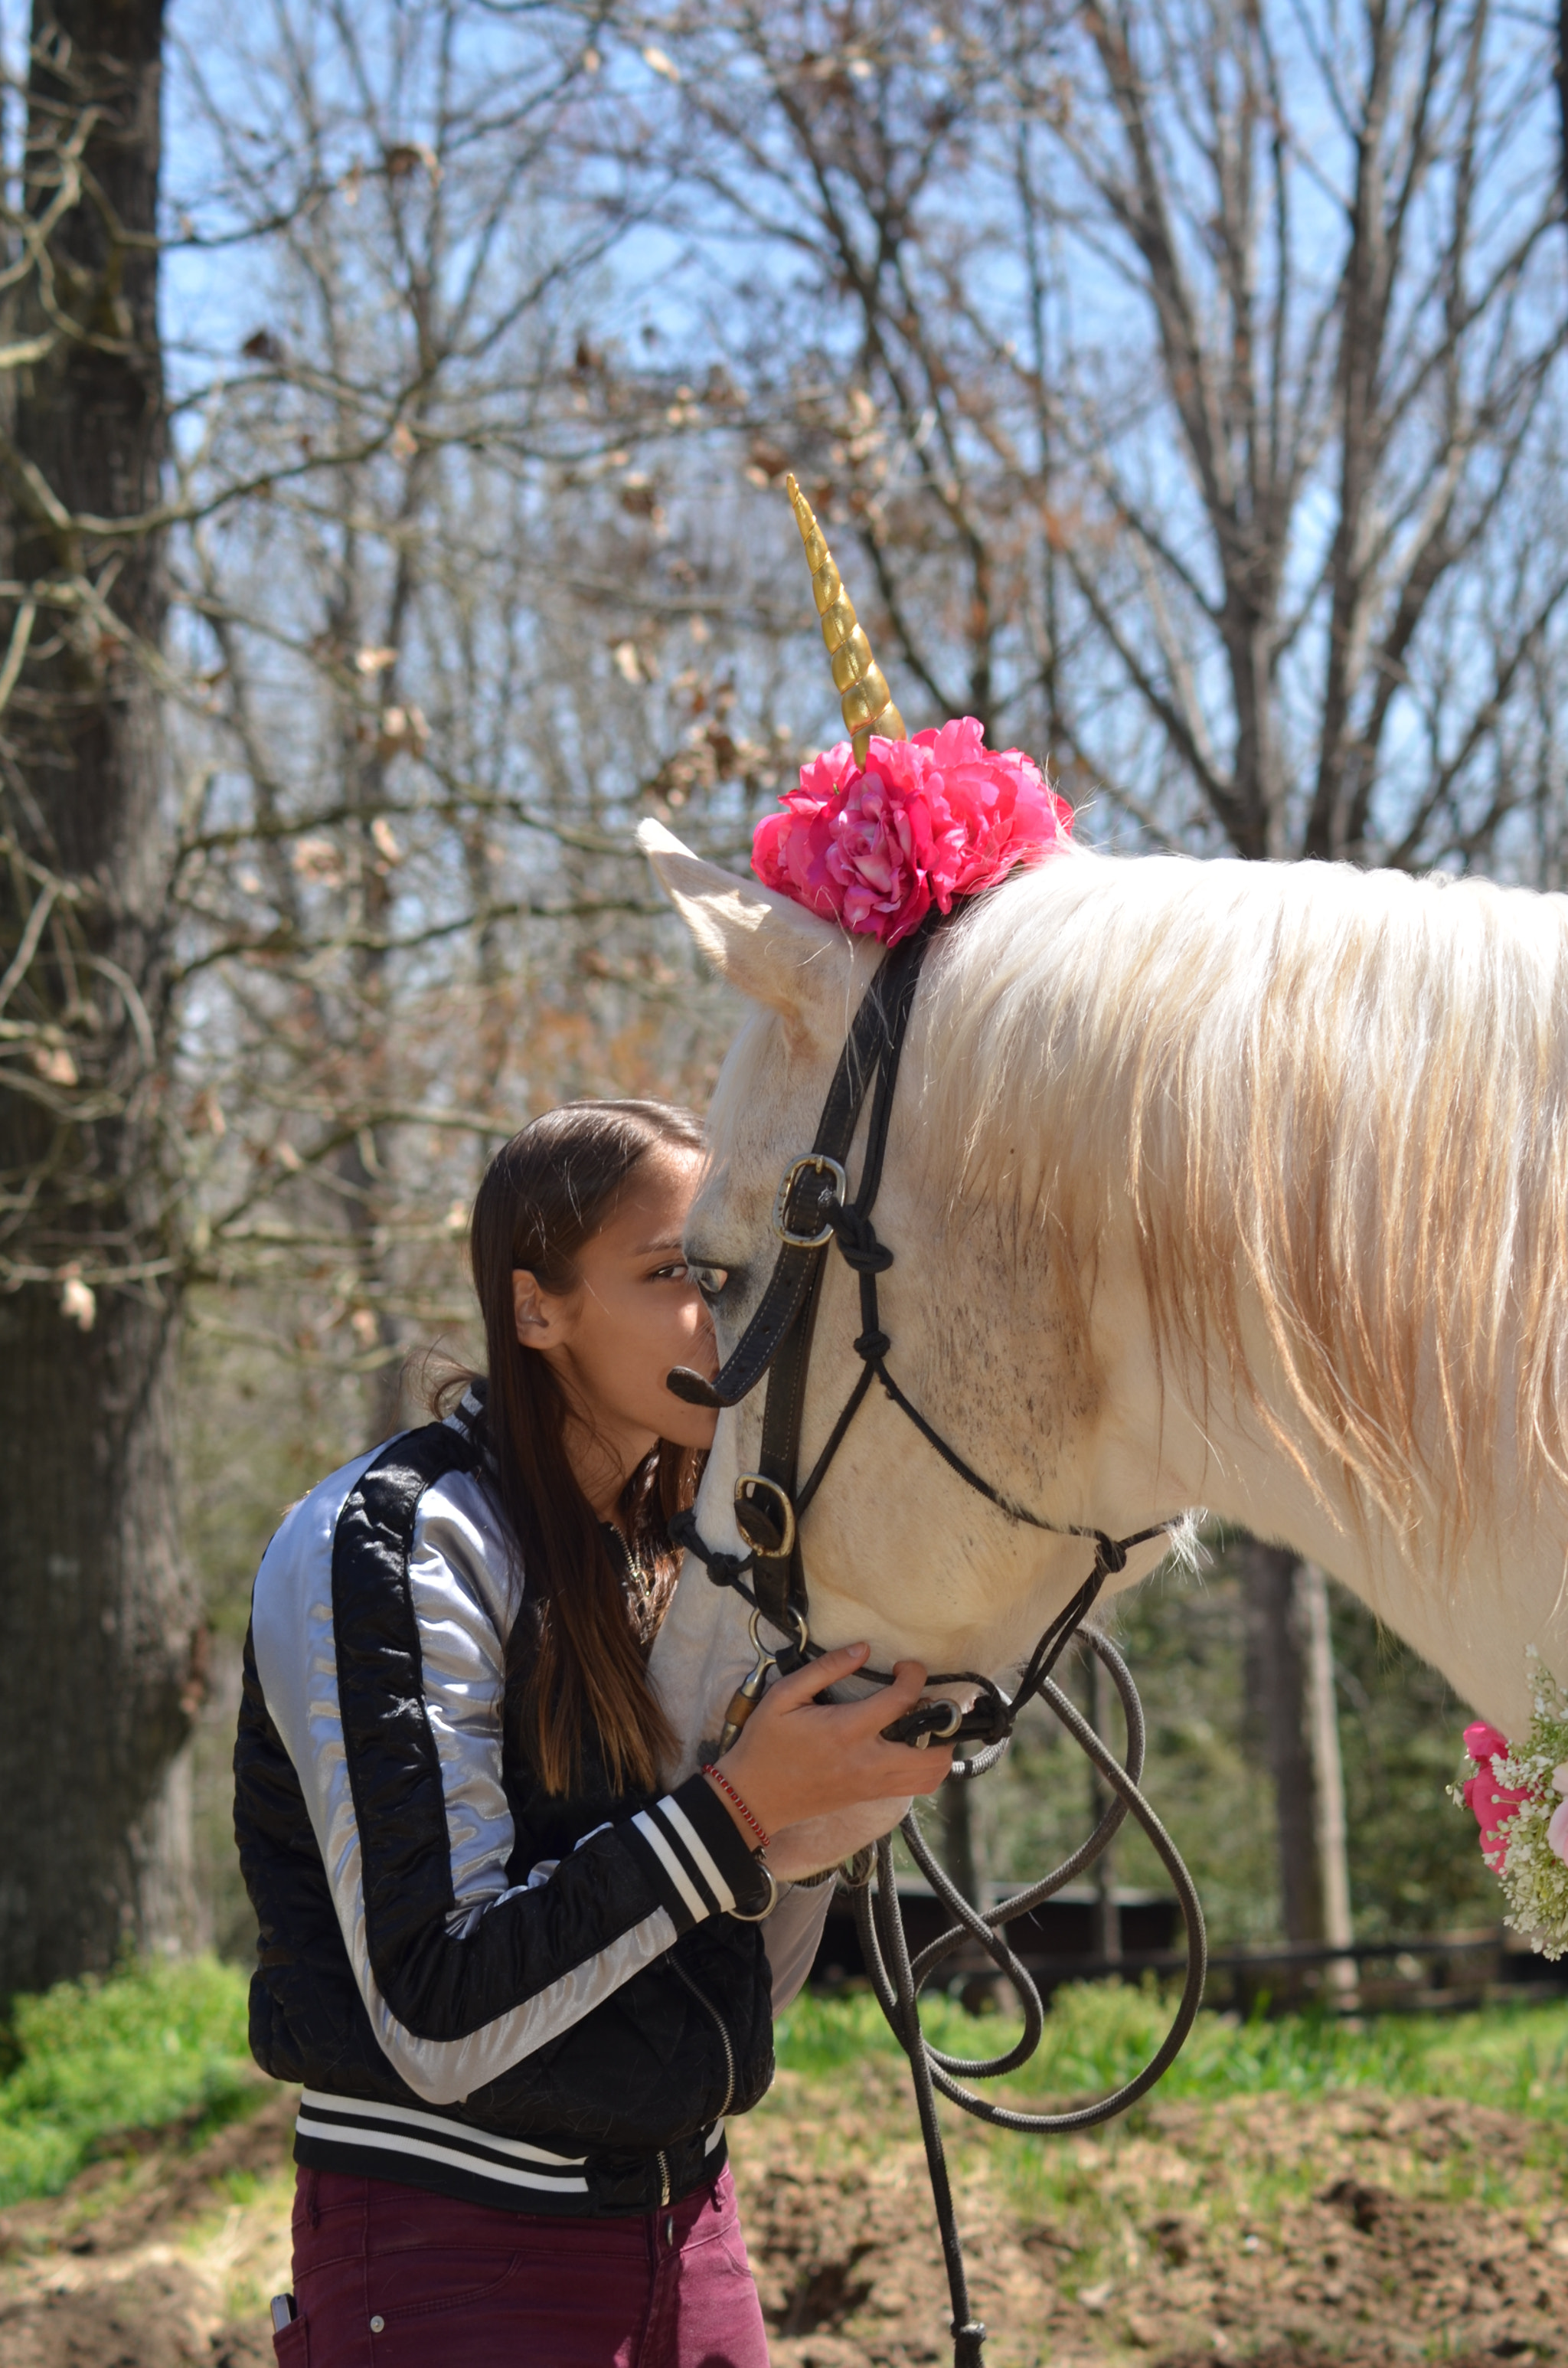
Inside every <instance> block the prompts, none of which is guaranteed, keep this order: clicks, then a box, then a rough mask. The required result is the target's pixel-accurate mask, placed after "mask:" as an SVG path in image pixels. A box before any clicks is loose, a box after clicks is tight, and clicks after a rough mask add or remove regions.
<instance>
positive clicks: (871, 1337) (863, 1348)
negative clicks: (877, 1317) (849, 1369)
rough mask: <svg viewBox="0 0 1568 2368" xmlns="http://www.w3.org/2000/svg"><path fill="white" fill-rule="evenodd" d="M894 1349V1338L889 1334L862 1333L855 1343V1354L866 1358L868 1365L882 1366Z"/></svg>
mask: <svg viewBox="0 0 1568 2368" xmlns="http://www.w3.org/2000/svg"><path fill="white" fill-rule="evenodd" d="M891 1348H892V1336H891V1335H890V1334H889V1333H886V1332H862V1333H861V1334H860V1336H859V1338H858V1340H857V1341H856V1343H855V1354H856V1355H857V1356H858V1357H864V1359H865V1360H866V1362H867V1364H868V1365H880V1364H881V1361H882V1359H883V1358H884V1357H885V1356H886V1355H887V1353H888V1350H889V1349H891Z"/></svg>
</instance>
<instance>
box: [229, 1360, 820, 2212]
mask: <svg viewBox="0 0 1568 2368" xmlns="http://www.w3.org/2000/svg"><path fill="white" fill-rule="evenodd" d="M479 1412H480V1407H479V1406H478V1404H477V1403H476V1402H475V1400H474V1399H473V1398H472V1396H470V1397H469V1398H467V1399H465V1401H464V1404H463V1406H462V1407H461V1408H460V1411H459V1413H458V1414H457V1415H456V1416H454V1417H450V1418H449V1420H448V1421H446V1422H443V1423H431V1424H430V1425H428V1426H427V1427H426V1429H421V1430H415V1431H409V1432H406V1433H404V1434H403V1436H402V1437H400V1438H397V1439H394V1440H392V1441H391V1442H390V1443H389V1444H388V1445H386V1446H384V1447H382V1448H380V1449H378V1450H377V1451H376V1452H374V1453H373V1454H371V1455H369V1456H361V1457H360V1458H358V1460H357V1461H356V1462H355V1463H349V1464H347V1465H345V1467H344V1468H343V1469H342V1470H341V1471H340V1472H336V1473H335V1474H332V1476H331V1477H330V1478H329V1479H326V1480H324V1481H323V1482H322V1483H321V1484H320V1486H318V1487H316V1488H314V1489H312V1492H311V1494H310V1495H309V1496H308V1497H305V1498H303V1499H302V1501H301V1503H300V1504H298V1505H296V1506H295V1507H294V1508H292V1510H291V1511H290V1513H289V1514H288V1515H287V1516H286V1518H285V1520H284V1521H283V1523H282V1526H281V1527H280V1528H279V1530H278V1533H277V1535H276V1537H274V1539H273V1541H272V1543H271V1544H270V1546H269V1547H268V1548H267V1554H266V1556H265V1558H264V1560H263V1562H262V1565H261V1568H260V1571H259V1572H258V1574H257V1577H256V1590H255V1596H254V1599H253V1603H252V1611H251V1627H250V1634H249V1635H248V1636H247V1637H246V1640H245V1659H244V1695H243V1702H242V1709H241V1714H240V1728H239V1736H238V1741H237V1744H236V1747H235V1754H234V1775H235V1808H234V1823H235V1833H236V1839H237V1840H238V1843H239V1850H240V1858H241V1862H242V1865H243V1868H244V1878H245V1883H246V1885H247V1888H248V1890H249V1892H250V1896H251V1901H252V1904H253V1906H254V1907H255V1909H256V1918H257V1922H258V1924H259V1927H260V1934H259V1940H258V1942H257V1964H256V1973H255V1975H254V1978H253V1980H252V1983H251V2004H250V2032H251V2046H252V2049H253V2052H254V2053H255V2055H256V2061H257V2062H258V2063H259V2064H260V2065H261V2066H262V2068H263V2069H264V2070H265V2071H267V2072H269V2073H271V2074H272V2075H273V2076H274V2077H275V2078H278V2079H280V2080H290V2081H299V2082H300V2083H301V2084H302V2087H303V2092H304V2093H303V2097H302V2100H301V2107H300V2114H299V2120H298V2123H297V2124H296V2135H295V2147H294V2152H295V2159H296V2160H297V2161H298V2162H300V2163H301V2164H304V2165H306V2166H309V2167H313V2168H316V2169H329V2170H340V2171H346V2172H348V2173H351V2174H354V2175H360V2176H369V2177H372V2178H378V2179H392V2180H403V2181H404V2182H407V2183H410V2184H413V2185H415V2186H420V2187H426V2188H430V2189H434V2190H436V2191H437V2192H440V2193H443V2194H448V2195H455V2196H459V2197H462V2198H464V2199H467V2200H471V2201H473V2202H476V2203H486V2204H490V2205H495V2206H500V2207H501V2208H503V2209H510V2210H513V2211H521V2212H551V2211H553V2212H564V2213H574V2214H627V2213H638V2212H646V2211H651V2210H653V2209H655V2208H657V2207H658V2206H660V2205H661V2204H663V2203H670V2202H676V2201H678V2200H679V2198H680V2197H681V2196H682V2195H684V2194H687V2193H688V2192H691V2191H693V2190H694V2189H696V2188H698V2187H699V2186H701V2185H703V2184H704V2183H705V2182H706V2181H708V2180H711V2179H712V2178H713V2177H714V2176H715V2175H716V2174H717V2172H718V2170H719V2169H721V2168H722V2164H723V2161H724V2152H723V2146H724V2135H723V2131H724V2116H725V2115H726V2114H727V2113H732V2112H745V2111H746V2110H747V2109H748V2108H749V2107H750V2106H752V2105H754V2104H755V2103H756V2100H757V2099H758V2098H759V2097H760V2096H761V2095H762V2094H763V2092H764V2091H765V2089H767V2085H768V2082H769V2080H770V2079H771V2078H772V2071H773V2051H772V2015H771V2009H772V2006H773V2005H775V2004H778V2003H782V1998H783V1996H784V1995H792V1994H793V1991H794V1990H795V1989H796V1988H798V1987H799V1986H800V1983H801V1980H802V1979H803V1978H804V1975H805V1972H806V1970H807V1968H808V1967H809V1965H810V1962H811V1956H812V1951H813V1949H814V1946H815V1942H816V1937H817V1933H818V1931H819V1930H820V1928H821V1922H822V1917H823V1914H824V1909H825V1907H826V1900H827V1888H828V1887H827V1886H825V1885H824V1886H823V1887H822V1888H821V1889H820V1890H816V1889H812V1890H805V1891H797V1892H793V1893H790V1892H786V1893H785V1896H784V1899H783V1902H782V1904H781V1905H780V1907H778V1909H777V1910H776V1911H775V1913H774V1915H773V1917H772V1918H769V1920H768V1923H767V1926H766V1927H763V1926H758V1925H756V1924H755V1923H748V1922H744V1921H741V1920H739V1919H738V1918H735V1917H733V1916H732V1915H731V1914H730V1912H729V1911H730V1910H731V1909H732V1908H733V1907H743V1908H744V1907H751V1906H752V1905H753V1904H754V1903H755V1900H756V1895H757V1894H758V1893H759V1892H760V1891H761V1890H763V1888H764V1886H763V1884H762V1883H761V1879H760V1877H759V1874H758V1870H757V1868H756V1861H754V1859H753V1857H752V1854H751V1852H750V1850H748V1848H747V1846H746V1844H745V1842H744V1839H742V1837H741V1835H740V1833H739V1832H738V1831H737V1829H736V1827H735V1825H734V1823H733V1820H732V1818H731V1816H730V1815H729V1813H728V1811H727V1810H726V1809H725V1808H724V1806H723V1804H722V1803H721V1802H720V1801H718V1800H717V1799H716V1798H715V1796H714V1794H713V1793H712V1792H711V1791H710V1787H709V1786H708V1784H707V1783H706V1782H705V1781H704V1779H703V1778H702V1777H700V1776H696V1777H692V1778H690V1779H688V1780H687V1782H685V1783H683V1784H680V1785H678V1786H677V1787H676V1789H675V1790H674V1791H673V1792H671V1793H667V1794H665V1796H664V1797H663V1798H662V1799H654V1798H653V1797H652V1796H639V1797H637V1798H629V1797H620V1798H618V1797H615V1796H613V1795H611V1794H610V1793H609V1791H608V1786H607V1784H606V1782H605V1781H604V1778H603V1775H602V1771H600V1770H598V1769H597V1758H596V1755H594V1754H593V1753H590V1754H588V1755H587V1756H586V1768H587V1773H586V1776H585V1782H584V1784H583V1787H582V1789H581V1791H580V1792H579V1793H577V1794H575V1795H574V1797H573V1798H571V1799H570V1800H564V1801H563V1800H560V1799H552V1798H551V1797H550V1796H548V1795H547V1794H545V1793H543V1791H542V1789H541V1788H540V1786H539V1785H538V1784H537V1783H536V1782H534V1781H533V1779H532V1776H531V1773H530V1771H529V1770H528V1769H527V1768H526V1767H524V1766H519V1765H517V1764H515V1760H516V1754H515V1753H514V1752H513V1751H512V1749H511V1748H509V1746H507V1745H506V1739H505V1735H504V1728H505V1725H506V1722H504V1719H503V1705H504V1698H505V1691H506V1670H505V1661H506V1637H507V1634H508V1633H509V1631H510V1628H511V1625H512V1622H513V1620H514V1619H515V1618H516V1616H517V1609H518V1604H519V1601H520V1600H521V1593H522V1587H521V1586H520V1585H519V1582H518V1580H517V1577H515V1576H513V1570H514V1563H515V1558H514V1557H512V1556H510V1555H509V1554H508V1553H507V1551H506V1540H505V1536H504V1533H503V1531H502V1530H501V1527H500V1523H499V1520H498V1517H497V1514H496V1511H495V1508H494V1504H493V1502H492V1500H491V1497H490V1496H489V1494H488V1493H487V1491H486V1489H485V1486H483V1476H482V1473H483V1467H482V1457H481V1449H480V1446H479V1444H478V1441H477V1440H476V1437H475V1433H474V1429H473V1428H472V1426H473V1423H474V1420H475V1417H477V1416H478V1414H479ZM523 1584H526V1581H525V1582H524V1583H523ZM765 1933H766V1936H767V1939H766V1946H765V1939H764V1935H765ZM770 1957H771V1958H772V1961H773V1962H772V1964H771V1966H770V1964H769V1958H770ZM770 1993H771V1996H770Z"/></svg>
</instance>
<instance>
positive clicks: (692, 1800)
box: [619, 1776, 766, 1932]
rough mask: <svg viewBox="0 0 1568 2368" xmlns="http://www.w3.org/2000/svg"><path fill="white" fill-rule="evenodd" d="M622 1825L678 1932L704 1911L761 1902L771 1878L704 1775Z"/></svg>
mask: <svg viewBox="0 0 1568 2368" xmlns="http://www.w3.org/2000/svg"><path fill="white" fill-rule="evenodd" d="M619 1830H620V1831H621V1832H622V1833H623V1834H624V1836H625V1838H626V1841H627V1844H628V1846H629V1847H630V1848H631V1850H633V1851H634V1852H635V1854H636V1856H637V1858H638V1860H639V1861H640V1862H641V1863H642V1866H643V1867H644V1869H645V1870H646V1872H647V1874H648V1877H649V1880H650V1881H651V1882H652V1884H653V1889H654V1891H655V1892H656V1893H657V1895H658V1898H659V1904H660V1906H661V1907H666V1908H667V1909H668V1910H669V1913H670V1916H671V1918H673V1920H674V1923H675V1927H676V1931H677V1932H687V1931H689V1930H690V1929H691V1927H692V1926H693V1925H694V1924H700V1923H701V1922H702V1920H703V1918H705V1917H708V1916H726V1915H728V1914H729V1912H730V1910H731V1908H732V1907H737V1906H738V1907H741V1908H743V1909H746V1910H749V1909H751V1908H753V1907H756V1906H757V1905H758V1904H759V1902H760V1896H762V1895H763V1893H764V1884H765V1880H766V1879H765V1877H764V1876H762V1875H761V1874H760V1873H759V1872H758V1868H757V1863H756V1858H755V1856H754V1855H753V1853H752V1851H751V1850H750V1849H749V1848H748V1846H747V1844H746V1842H745V1840H744V1838H743V1837H742V1835H741V1833H740V1831H739V1829H738V1827H736V1824H735V1821H734V1819H733V1817H732V1816H731V1815H730V1813H729V1811H728V1809H726V1808H725V1806H724V1804H723V1803H722V1801H721V1800H720V1799H719V1797H718V1795H717V1794H716V1793H715V1792H714V1791H713V1788H712V1786H711V1785H710V1783H709V1782H708V1780H707V1778H706V1777H705V1776H688V1777H687V1781H686V1782H685V1783H684V1784H682V1785H680V1786H679V1787H678V1788H677V1789H676V1791H675V1792H673V1793H665V1797H664V1799H663V1800H662V1801H655V1802H654V1804H653V1807H652V1808H651V1809H642V1810H639V1812H638V1814H637V1816H634V1817H633V1818H632V1820H631V1824H630V1825H629V1826H623V1827H620V1829H619Z"/></svg>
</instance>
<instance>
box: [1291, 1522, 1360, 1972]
mask: <svg viewBox="0 0 1568 2368" xmlns="http://www.w3.org/2000/svg"><path fill="white" fill-rule="evenodd" d="M1296 1598H1297V1602H1298V1604H1299V1606H1300V1610H1301V1631H1302V1634H1303V1635H1304V1637H1305V1639H1306V1648H1307V1731H1308V1733H1309V1735H1310V1736H1311V1738H1312V1782H1313V1785H1314V1788H1315V1792H1316V1800H1317V1845H1318V1869H1319V1873H1320V1876H1321V1880H1322V1887H1323V1937H1324V1940H1325V1941H1327V1943H1328V1945H1329V1947H1330V1948H1331V1949H1348V1948H1349V1946H1350V1944H1351V1942H1352V1941H1354V1939H1355V1938H1356V1930H1355V1924H1354V1921H1353V1919H1352V1917H1351V1912H1350V1848H1349V1834H1348V1829H1347V1827H1346V1816H1345V1763H1344V1761H1343V1759H1342V1758H1341V1756H1340V1750H1339V1705H1338V1702H1337V1701H1336V1699H1335V1682H1334V1622H1333V1619H1332V1616H1331V1611H1330V1606H1329V1600H1328V1581H1327V1579H1326V1578H1325V1577H1324V1574H1323V1572H1322V1570H1320V1568H1319V1567H1318V1565H1317V1564H1316V1563H1315V1562H1304V1563H1302V1565H1301V1568H1300V1570H1299V1571H1298V1572H1297V1574H1296ZM1328 1987H1330V1988H1331V1989H1333V1990H1336V1991H1338V1993H1339V1994H1340V1996H1341V1997H1342V1998H1350V1997H1351V1996H1352V1995H1353V1994H1354V1992H1355V1990H1356V1987H1357V1973H1356V1961H1355V1959H1354V1958H1353V1957H1340V1958H1338V1959H1337V1960H1336V1961H1335V1963H1334V1964H1332V1965H1330V1966H1329V1967H1328Z"/></svg>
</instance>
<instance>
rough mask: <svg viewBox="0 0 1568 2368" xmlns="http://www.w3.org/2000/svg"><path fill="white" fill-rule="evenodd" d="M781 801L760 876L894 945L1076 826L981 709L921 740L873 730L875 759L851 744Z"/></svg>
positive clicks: (812, 768)
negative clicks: (993, 737)
mask: <svg viewBox="0 0 1568 2368" xmlns="http://www.w3.org/2000/svg"><path fill="white" fill-rule="evenodd" d="M779 803H780V806H781V809H782V811H781V812H779V813H778V814H765V815H764V816H763V818H762V820H761V821H760V822H759V823H758V824H757V826H756V831H755V833H754V834H753V837H752V848H751V860H752V869H753V870H754V871H755V872H756V876H757V878H758V879H759V880H760V881H761V882H762V883H763V885H764V886H765V887H767V888H776V889H778V891H779V892H780V894H783V895H786V896H790V897H793V898H794V900H795V902H796V903H797V904H798V905H805V906H806V907H807V908H808V909H809V910H810V911H811V912H813V913H821V914H822V915H823V916H824V917H825V918H827V919H829V920H835V921H838V922H840V923H841V924H842V925H843V927H844V928H846V929H852V930H854V931H855V933H856V934H857V936H861V937H873V938H880V939H881V941H882V943H883V945H885V946H896V945H897V943H898V941H899V939H901V938H906V937H908V935H909V933H910V931H911V930H912V929H915V928H919V926H920V924H921V922H922V921H923V920H924V919H925V918H926V914H927V913H928V912H930V910H931V909H932V907H933V905H934V906H935V907H936V909H937V911H938V912H941V913H949V912H951V910H952V907H953V903H954V900H955V898H957V897H960V896H974V895H978V894H979V893H980V891H981V890H982V889H983V888H992V887H994V886H995V884H996V882H997V881H999V880H1004V879H1006V875H1007V873H1008V872H1009V871H1012V869H1013V867H1014V865H1015V864H1018V863H1040V862H1043V860H1045V858H1046V857H1047V856H1048V855H1051V854H1054V853H1055V852H1056V851H1057V849H1058V848H1062V847H1064V846H1065V845H1066V844H1067V841H1068V839H1069V837H1070V836H1071V833H1072V829H1073V809H1072V807H1071V806H1070V805H1069V804H1068V803H1067V802H1066V800H1065V799H1064V798H1059V797H1058V796H1057V794H1056V792H1055V791H1054V790H1053V789H1052V788H1051V785H1050V783H1049V782H1048V781H1047V780H1046V779H1045V776H1044V775H1043V773H1042V772H1041V771H1040V768H1039V766H1038V765H1037V764H1035V762H1034V760H1033V758H1032V757H1026V756H1025V755H1024V753H1023V751H1022V749H1021V748H1002V749H996V748H988V747H987V746H985V735H984V733H983V731H982V729H981V726H980V725H979V723H976V721H975V719H974V717H973V716H972V715H965V716H960V718H959V719H958V720H957V721H956V722H954V723H944V724H943V725H942V727H941V729H940V731H935V732H917V733H916V734H915V737H914V739H913V740H884V739H882V738H881V736H880V735H876V734H873V736H872V738H871V740H870V745H869V748H868V750H867V754H866V761H865V764H864V766H861V765H859V764H858V763H857V762H856V759H855V754H854V750H853V749H852V747H851V746H850V744H849V742H848V741H847V740H841V741H840V742H839V743H838V745H837V746H836V747H833V748H829V749H826V750H824V753H823V755H822V756H820V757H815V758H813V760H812V763H811V764H809V765H802V766H801V785H800V787H799V789H796V790H789V791H786V792H785V793H784V796H783V797H782V798H781V799H780V801H779Z"/></svg>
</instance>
